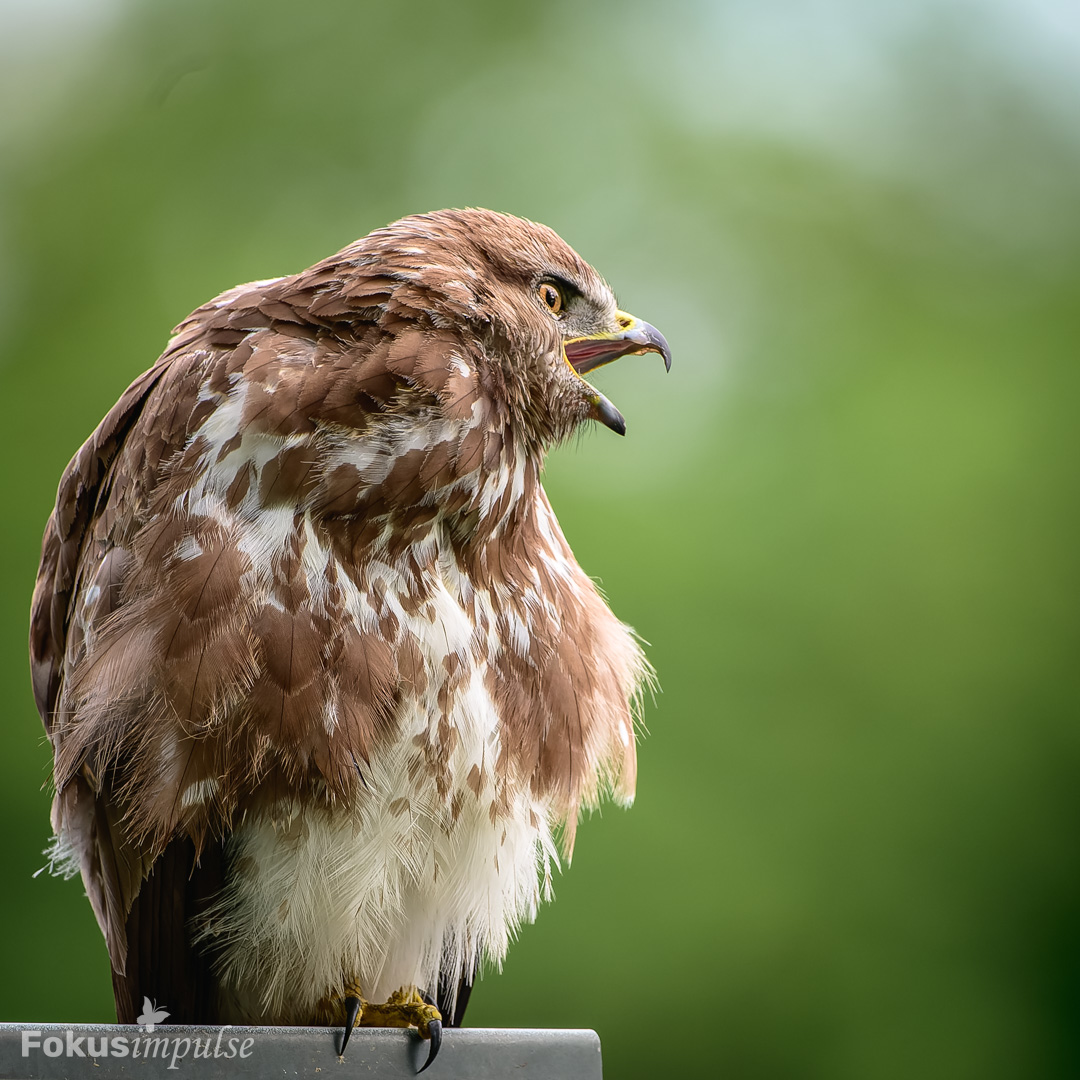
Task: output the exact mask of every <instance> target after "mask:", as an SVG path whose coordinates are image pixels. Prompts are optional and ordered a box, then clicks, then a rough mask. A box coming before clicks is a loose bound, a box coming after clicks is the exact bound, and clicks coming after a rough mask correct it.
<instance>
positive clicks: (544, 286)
mask: <svg viewBox="0 0 1080 1080" xmlns="http://www.w3.org/2000/svg"><path fill="white" fill-rule="evenodd" d="M536 292H537V295H539V297H540V299H541V301H542V302H543V304H544V307H546V308H547V309H548V311H550V312H551V314H552V315H558V314H559V312H561V311H562V309H563V297H562V293H561V292H559V290H558V289H557V288H556V287H555V286H554V285H552V284H551V282H550V281H542V282H541V283H540V284H539V285H538V286H537V287H536Z"/></svg>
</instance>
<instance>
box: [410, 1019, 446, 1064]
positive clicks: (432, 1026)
mask: <svg viewBox="0 0 1080 1080" xmlns="http://www.w3.org/2000/svg"><path fill="white" fill-rule="evenodd" d="M428 1031H430V1032H431V1048H430V1049H429V1050H428V1056H427V1061H425V1062H424V1064H423V1065H421V1066H420V1068H419V1069H417V1070H416V1075H417V1076H419V1075H420V1074H421V1073H422V1072H423V1071H424V1070H425V1069H426V1068H427V1067H428V1066H429V1065H430V1064H431V1063H432V1062H433V1061H434V1060H435V1058H436V1057H438V1054H439V1047H440V1046H442V1021H441V1020H429V1021H428Z"/></svg>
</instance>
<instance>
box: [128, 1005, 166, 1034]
mask: <svg viewBox="0 0 1080 1080" xmlns="http://www.w3.org/2000/svg"><path fill="white" fill-rule="evenodd" d="M168 1015H169V1014H168V1013H167V1012H166V1011H165V1010H164V1009H159V1008H158V1007H157V1002H156V1001H151V1000H150V999H149V998H148V997H144V998H143V999H142V1013H141V1014H140V1016H139V1017H138V1019H137V1020H136V1023H138V1024H143V1025H144V1026H145V1028H146V1034H147V1035H153V1034H154V1025H155V1024H160V1023H161V1021H162V1020H164V1019H165V1017H166V1016H168Z"/></svg>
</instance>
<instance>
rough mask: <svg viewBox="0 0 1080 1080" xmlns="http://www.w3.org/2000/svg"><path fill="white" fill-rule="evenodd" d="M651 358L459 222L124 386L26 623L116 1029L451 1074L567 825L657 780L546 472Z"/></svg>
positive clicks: (601, 610)
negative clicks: (392, 1043)
mask: <svg viewBox="0 0 1080 1080" xmlns="http://www.w3.org/2000/svg"><path fill="white" fill-rule="evenodd" d="M649 351H653V352H657V353H659V354H661V355H662V356H663V358H664V361H665V364H666V365H667V366H670V352H669V349H668V346H667V343H666V341H665V340H664V338H663V336H662V335H661V334H660V333H659V332H658V331H657V330H656V329H655V328H654V327H652V326H650V325H649V324H648V323H645V322H642V321H640V320H638V319H636V318H634V317H633V316H630V315H628V314H626V313H625V312H622V311H620V310H618V308H617V306H616V302H615V299H614V297H613V295H612V292H611V290H610V289H609V288H608V286H607V285H606V284H605V283H604V281H603V280H602V278H601V277H600V276H599V275H598V274H597V273H596V271H595V270H593V269H592V267H591V266H589V265H588V264H587V263H586V262H584V261H583V260H582V259H581V258H580V257H579V256H578V255H577V254H576V253H575V252H574V251H573V250H572V249H571V248H570V247H568V246H567V245H566V243H564V242H563V241H562V240H561V239H560V238H559V236H558V235H556V234H555V233H554V232H553V231H551V230H550V229H548V228H546V227H545V226H542V225H538V224H535V223H532V222H529V221H525V220H522V219H520V218H516V217H510V216H507V215H504V214H498V213H494V212H491V211H486V210H460V211H449V210H448V211H441V212H437V213H431V214H423V215H417V216H413V217H407V218H404V219H402V220H400V221H398V222H395V223H394V224H392V225H389V226H387V227H386V228H382V229H378V230H376V231H375V232H373V233H371V234H370V235H368V236H366V237H364V238H363V239H361V240H358V241H356V242H355V243H353V244H350V245H349V246H348V247H346V248H344V249H343V250H342V251H340V252H338V253H337V254H336V255H333V256H331V257H329V258H327V259H325V260H323V261H322V262H319V263H317V264H316V265H314V266H312V267H311V268H310V269H307V270H304V271H303V272H301V273H299V274H295V275H293V276H290V277H282V278H276V279H273V280H268V281H258V282H253V283H251V284H249V285H243V286H239V287H237V288H235V289H231V290H229V291H228V292H225V293H223V294H222V295H220V296H219V297H217V299H215V300H212V301H210V302H209V303H207V304H205V305H203V306H202V307H200V308H198V309H197V310H196V311H195V312H193V313H192V314H191V315H190V316H189V317H188V318H187V319H185V320H184V321H183V322H182V323H181V324H180V325H179V327H178V328H177V329H176V331H175V334H174V336H173V337H172V339H171V340H170V341H169V344H168V347H167V348H166V350H165V352H164V353H163V354H162V356H161V357H160V358H159V359H158V360H157V362H156V363H155V364H154V366H153V367H151V368H150V369H149V370H148V371H146V372H145V373H144V374H142V375H140V376H139V377H138V378H137V379H136V380H135V381H134V382H133V383H132V384H131V386H129V387H128V389H127V390H126V391H125V392H124V393H123V395H122V396H121V397H120V400H119V401H118V402H117V403H116V405H115V406H114V407H113V408H112V410H111V411H110V412H109V413H108V415H107V416H106V417H105V419H104V420H103V421H102V422H101V424H100V425H99V426H98V428H97V429H96V430H95V431H94V433H93V434H92V435H91V436H90V438H89V439H88V440H87V441H86V443H85V444H84V445H83V446H82V448H81V449H80V450H79V451H78V453H77V454H76V455H75V457H74V458H73V460H72V461H71V463H70V464H69V466H68V468H67V470H66V472H65V473H64V475H63V478H62V480H61V482H60V487H59V493H58V496H57V501H56V507H55V509H54V511H53V513H52V515H51V517H50V518H49V521H48V525H47V526H46V529H45V536H44V541H43V545H42V555H41V566H40V571H39V574H38V579H37V587H36V590H35V592H34V599H33V611H32V620H31V633H30V651H31V665H32V670H33V683H34V691H35V695H36V699H37V706H38V709H39V711H40V713H41V716H42V719H43V720H44V723H45V727H46V729H47V731H48V735H49V738H50V740H51V743H52V746H53V750H54V783H55V793H56V794H55V800H54V803H53V810H52V824H53V829H54V832H55V840H54V849H53V850H54V855H55V857H56V859H57V860H59V861H60V862H65V861H66V865H67V867H68V868H77V870H78V871H79V872H81V874H82V879H83V882H84V883H85V886H86V892H87V895H88V896H89V898H90V902H91V904H92V905H93V909H94V913H95V915H96V916H97V920H98V923H99V925H100V927H101V929H102V932H103V934H104V936H105V940H106V943H107V945H108V951H109V956H110V959H111V963H112V975H113V986H114V991H115V997H116V1008H117V1016H118V1019H119V1020H120V1021H121V1022H127V1023H133V1022H134V1021H135V1018H136V1016H137V1014H138V1012H139V1009H140V1008H141V1006H142V1002H143V1000H144V998H150V999H152V1000H154V1001H157V1002H161V1003H162V1007H164V1008H167V1009H168V1010H169V1012H170V1014H171V1017H172V1021H173V1022H187V1023H230V1024H254V1023H259V1024H310V1023H315V1022H321V1023H329V1024H334V1023H340V1022H344V1023H345V1024H346V1028H345V1036H344V1038H343V1045H342V1050H344V1042H345V1041H347V1037H348V1034H349V1033H350V1032H351V1030H352V1026H353V1023H354V1022H359V1023H367V1024H391V1025H397V1026H415V1027H417V1028H418V1030H419V1032H420V1034H421V1035H422V1036H424V1037H427V1038H430V1039H431V1040H432V1042H431V1046H430V1048H429V1058H428V1061H429V1063H430V1061H431V1060H432V1059H433V1056H434V1053H435V1052H436V1051H437V1049H438V1043H439V1039H440V1038H441V1030H442V1024H443V1023H444V1022H445V1023H446V1024H448V1025H450V1024H453V1023H455V1022H459V1021H460V1016H461V1012H462V1010H463V1008H464V1004H465V1001H466V1000H467V997H468V991H469V987H470V986H471V983H472V980H473V977H474V976H475V974H476V972H477V969H478V967H479V965H480V964H481V962H482V961H484V960H485V959H486V960H487V961H491V962H495V963H498V962H499V961H500V960H501V959H502V957H503V956H504V954H505V953H506V950H507V945H508V941H509V938H510V937H511V935H512V934H513V933H514V931H515V930H516V928H517V927H518V926H519V925H520V924H521V923H523V922H524V921H528V920H531V919H533V918H534V917H535V914H536V910H537V906H538V904H539V902H540V900H541V899H542V898H544V897H545V896H546V894H547V892H548V887H549V880H550V869H551V867H552V865H553V864H555V863H556V862H557V860H558V845H557V844H556V840H555V837H558V836H559V835H560V833H561V842H562V850H563V852H564V853H565V855H566V856H567V857H568V856H569V855H570V853H571V851H572V849H573V845H574V831H575V825H576V822H577V819H578V814H579V811H580V809H581V808H582V807H585V806H590V805H593V804H595V803H596V801H597V800H598V799H599V798H601V797H602V796H603V795H605V794H608V793H610V794H611V795H612V796H613V797H614V798H616V799H618V800H621V801H623V802H629V800H630V799H631V798H632V796H633V792H634V781H635V768H636V767H635V746H634V719H635V707H636V696H637V694H638V691H639V690H640V687H641V684H642V680H643V677H645V675H646V671H647V665H646V663H645V661H644V659H643V656H642V652H641V650H640V648H639V645H638V643H637V641H636V639H635V637H634V635H633V633H632V632H631V630H630V629H629V628H628V627H627V626H626V625H624V624H623V623H621V622H620V621H619V620H618V619H617V618H616V617H615V616H614V615H613V614H612V612H611V611H610V609H609V608H608V606H607V604H606V603H605V601H604V599H603V598H602V597H601V595H600V593H599V592H598V591H597V589H596V587H595V586H594V584H593V582H592V581H591V580H590V579H589V578H588V577H587V576H586V575H585V573H584V572H583V571H582V569H581V568H580V567H579V566H578V564H577V562H576V561H575V559H574V556H573V554H572V552H571V550H570V548H569V546H568V545H567V542H566V540H565V538H564V537H563V534H562V531H561V530H560V528H559V524H558V522H557V520H556V518H555V515H554V513H553V511H552V509H551V506H550V504H549V502H548V499H547V497H546V495H545V493H544V489H543V488H542V486H541V483H540V470H541V465H542V462H543V458H544V453H545V451H546V450H547V449H548V448H549V447H551V446H553V445H555V444H557V443H559V442H561V441H562V440H565V439H566V438H567V437H568V436H570V435H572V434H573V433H574V432H575V431H577V430H578V429H579V428H581V426H582V425H584V424H585V423H586V422H587V421H591V420H595V421H599V422H600V423H601V424H604V425H606V426H607V427H609V428H611V429H612V430H614V431H616V432H618V433H619V434H623V433H624V431H625V424H624V421H623V418H622V417H621V415H620V414H619V412H618V411H617V410H616V409H615V407H614V406H613V405H612V404H611V402H609V401H608V399H607V398H605V397H604V395H603V394H601V393H599V392H598V391H597V390H596V389H595V388H594V387H592V386H591V385H590V384H589V383H588V382H587V381H586V380H585V378H584V376H585V375H586V374H587V373H588V372H590V371H591V370H593V369H594V368H596V367H598V366H600V365H601V364H606V363H608V362H610V361H612V360H615V359H617V358H618V357H621V356H624V355H626V354H629V353H644V352H649ZM425 1067H426V1066H425Z"/></svg>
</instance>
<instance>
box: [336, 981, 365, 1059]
mask: <svg viewBox="0 0 1080 1080" xmlns="http://www.w3.org/2000/svg"><path fill="white" fill-rule="evenodd" d="M359 1013H360V999H359V998H358V997H353V996H352V994H350V995H349V996H348V997H346V998H345V1034H344V1035H343V1036H342V1037H341V1049H340V1050H339V1051H338V1057H344V1056H345V1047H346V1046H348V1045H349V1039H351V1038H352V1033H353V1028H354V1027H356V1017H357V1016H358V1015H359Z"/></svg>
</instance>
